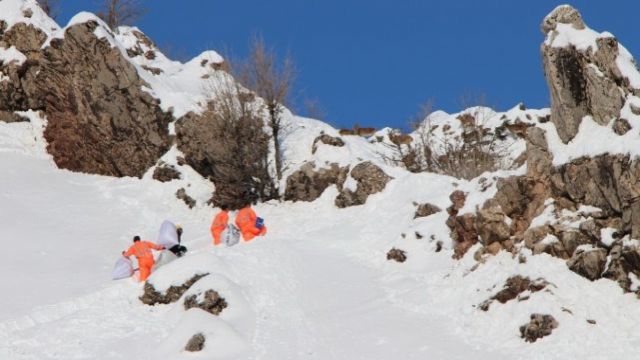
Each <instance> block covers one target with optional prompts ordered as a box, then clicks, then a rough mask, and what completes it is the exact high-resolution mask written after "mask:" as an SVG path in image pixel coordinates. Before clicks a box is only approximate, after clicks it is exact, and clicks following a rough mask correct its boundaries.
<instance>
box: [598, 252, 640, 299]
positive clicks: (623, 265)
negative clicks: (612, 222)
mask: <svg viewBox="0 0 640 360" xmlns="http://www.w3.org/2000/svg"><path fill="white" fill-rule="evenodd" d="M609 258H610V261H609V262H608V264H609V266H608V268H607V270H606V271H605V272H604V274H602V277H604V278H607V279H611V280H615V281H617V282H618V284H620V287H622V288H623V289H624V290H625V291H632V290H634V291H637V290H636V289H631V280H630V279H629V273H633V274H635V275H636V276H638V275H640V249H638V247H636V246H623V245H621V244H615V245H614V246H613V247H612V248H611V251H610V252H609Z"/></svg>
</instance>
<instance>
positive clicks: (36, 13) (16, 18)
mask: <svg viewBox="0 0 640 360" xmlns="http://www.w3.org/2000/svg"><path fill="white" fill-rule="evenodd" d="M26 10H31V12H32V15H31V16H30V17H27V16H25V12H26ZM0 20H3V21H5V22H6V23H7V28H6V30H10V29H11V28H12V27H13V26H14V25H16V24H18V23H24V24H27V25H32V26H34V27H36V28H39V29H41V30H42V31H43V32H44V33H45V35H47V36H50V35H51V34H53V33H55V32H56V31H58V30H59V29H60V27H59V26H58V24H56V22H55V21H53V20H52V19H51V18H50V17H49V16H47V14H45V12H44V11H42V9H41V8H40V6H38V4H37V1H36V0H2V1H0ZM6 30H5V31H6Z"/></svg>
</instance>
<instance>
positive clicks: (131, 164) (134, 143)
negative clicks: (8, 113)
mask: <svg viewBox="0 0 640 360" xmlns="http://www.w3.org/2000/svg"><path fill="white" fill-rule="evenodd" d="M97 26H98V24H97V23H96V22H95V21H89V22H86V23H83V24H77V25H74V26H72V27H70V28H68V29H67V30H66V32H65V36H64V38H61V39H54V40H52V41H51V45H50V46H49V47H47V48H45V49H44V51H43V54H42V60H41V62H40V66H39V73H38V76H37V78H36V85H37V90H36V93H35V94H34V96H35V97H36V98H37V99H40V100H41V101H42V105H43V106H44V108H45V109H46V114H47V120H48V126H47V128H46V130H45V138H46V140H47V142H48V148H47V150H48V152H49V153H50V154H51V155H52V156H53V159H54V161H55V162H56V164H57V165H58V167H60V168H65V169H69V170H73V171H81V172H88V173H94V174H102V175H112V176H137V177H141V176H142V175H143V174H144V173H145V172H146V170H147V169H149V168H150V167H152V166H153V165H155V164H156V162H157V161H158V159H159V158H160V156H162V155H163V154H164V153H165V152H166V151H167V150H168V149H169V143H170V140H169V134H168V130H167V126H168V123H169V122H170V121H171V120H172V116H171V114H167V113H164V112H162V110H161V109H160V107H159V104H158V101H157V100H156V99H154V98H153V97H151V95H149V94H148V93H147V92H145V91H143V90H142V87H143V86H145V85H146V84H145V83H144V81H142V79H140V77H139V76H138V74H137V72H136V69H135V68H134V67H133V65H131V63H129V61H127V60H126V59H125V58H124V56H122V54H121V53H120V50H118V49H117V48H115V47H112V46H111V44H110V43H109V41H108V40H106V39H100V38H98V37H97V36H96V35H94V33H93V31H94V30H95V29H96V27H97Z"/></svg>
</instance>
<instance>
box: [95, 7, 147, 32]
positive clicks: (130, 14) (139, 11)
mask: <svg viewBox="0 0 640 360" xmlns="http://www.w3.org/2000/svg"><path fill="white" fill-rule="evenodd" d="M146 12H147V9H146V8H145V7H144V6H143V5H142V1H141V0H104V3H103V4H102V10H101V11H100V12H98V16H99V17H100V18H101V19H102V20H104V22H106V23H107V25H109V27H110V28H111V29H112V30H115V29H116V28H117V27H118V26H120V25H132V24H133V23H134V22H135V21H136V20H138V19H139V18H140V17H141V16H142V15H144V14H145V13H146Z"/></svg>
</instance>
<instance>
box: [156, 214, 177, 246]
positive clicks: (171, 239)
mask: <svg viewBox="0 0 640 360" xmlns="http://www.w3.org/2000/svg"><path fill="white" fill-rule="evenodd" d="M157 244H158V245H162V246H164V247H165V248H166V249H170V248H171V247H173V246H174V245H178V244H179V242H178V230H177V229H176V226H175V225H174V224H173V223H172V222H171V221H169V220H165V221H164V222H163V223H162V225H160V233H158V241H157Z"/></svg>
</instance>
